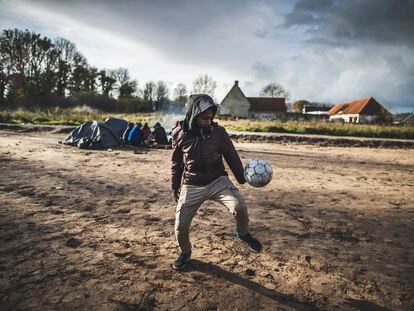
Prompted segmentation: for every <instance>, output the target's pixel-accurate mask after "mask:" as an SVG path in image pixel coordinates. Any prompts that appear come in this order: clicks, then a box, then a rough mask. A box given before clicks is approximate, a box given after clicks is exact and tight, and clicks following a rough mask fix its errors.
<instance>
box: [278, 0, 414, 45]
mask: <svg viewBox="0 0 414 311" xmlns="http://www.w3.org/2000/svg"><path fill="white" fill-rule="evenodd" d="M284 25H285V26H286V27H292V26H295V25H297V26H305V27H307V30H308V33H309V34H310V35H311V36H312V37H313V38H321V39H322V42H323V40H325V41H326V42H332V40H334V41H335V42H337V43H338V44H341V43H344V44H346V43H349V42H353V43H355V42H358V41H359V42H362V41H363V42H372V43H379V44H390V45H392V44H399V45H405V46H410V47H414V1H413V0H399V1H394V0H381V1H378V0H363V1H361V0H347V1H341V0H300V1H298V2H297V3H296V5H295V6H294V8H293V11H292V12H290V13H289V14H287V15H286V16H285V22H284Z"/></svg>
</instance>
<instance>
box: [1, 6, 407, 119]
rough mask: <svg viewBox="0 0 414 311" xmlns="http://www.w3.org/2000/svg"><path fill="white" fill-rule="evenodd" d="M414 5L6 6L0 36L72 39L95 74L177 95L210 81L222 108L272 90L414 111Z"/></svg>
mask: <svg viewBox="0 0 414 311" xmlns="http://www.w3.org/2000/svg"><path fill="white" fill-rule="evenodd" d="M413 3H414V1H408V0H401V1H389V0H384V1H370V0H358V1H356V0H349V1H336V0H300V1H296V2H293V1H288V0H281V1H272V0H258V1H248V0H239V1H236V0H228V1H219V0H211V1H190V0H176V1H166V0H153V1H127V0H119V1H116V2H114V1H109V0H108V1H102V0H101V1H98V0H91V1H81V0H71V1H64V0H61V1H52V0H37V1H29V0H15V1H13V2H7V1H4V0H0V27H1V28H3V29H4V28H13V27H17V28H22V29H25V28H27V29H30V30H33V31H37V32H40V33H42V34H44V35H47V36H49V37H51V38H54V37H59V36H60V37H65V38H67V39H69V40H71V41H73V42H74V43H76V45H77V46H78V48H79V50H80V51H81V52H82V53H83V54H84V55H85V56H86V57H87V59H88V60H89V61H90V62H91V63H92V64H93V65H95V66H98V67H101V68H102V67H106V68H115V67H126V68H128V69H129V70H130V73H131V75H132V76H133V77H134V78H136V79H138V80H139V81H141V82H145V81H148V80H164V81H166V82H167V83H168V85H169V86H170V88H171V87H173V86H174V85H175V84H176V83H178V82H184V83H185V84H186V85H187V86H188V88H190V89H191V84H192V80H193V79H194V78H195V77H197V76H198V75H199V74H200V73H207V74H209V75H211V76H212V77H213V78H214V79H216V80H217V82H218V85H219V88H218V90H217V98H218V99H219V100H220V99H221V98H222V97H224V95H225V94H226V92H227V91H228V89H229V88H230V87H231V86H232V84H233V81H234V80H239V81H240V82H239V84H240V85H241V87H242V89H243V91H244V93H245V94H246V95H247V96H257V95H258V94H259V93H260V90H261V88H262V87H263V86H264V85H266V84H267V83H269V82H277V83H280V84H282V85H283V86H284V87H285V88H286V89H288V90H289V91H290V92H291V94H292V99H293V100H295V99H302V98H304V99H308V100H313V101H324V102H331V103H335V102H339V101H344V100H350V99H356V98H359V97H365V96H374V97H375V98H377V99H378V100H379V101H380V102H384V104H386V105H387V106H392V107H393V109H394V111H399V110H413V108H412V107H414V100H413V98H414V76H413V68H414V54H413V49H414V42H413V41H414V40H413V34H414V26H413V20H414V16H413V14H414V7H413Z"/></svg>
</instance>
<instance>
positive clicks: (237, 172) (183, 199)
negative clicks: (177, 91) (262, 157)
mask: <svg viewBox="0 0 414 311" xmlns="http://www.w3.org/2000/svg"><path fill="white" fill-rule="evenodd" d="M216 112H217V106H216V105H215V104H214V101H213V99H212V98H211V97H210V96H208V95H205V94H200V95H191V96H190V98H189V102H188V110H187V114H186V117H185V119H184V121H182V122H180V123H179V124H178V125H177V127H176V128H175V129H174V130H173V132H172V141H173V142H172V147H173V154H172V189H173V192H174V199H175V201H176V202H177V203H178V204H177V209H176V214H175V235H176V238H177V242H178V246H179V248H180V251H181V253H180V255H179V257H178V258H177V260H176V261H175V262H174V264H173V267H174V269H177V270H180V269H182V268H184V266H185V264H186V261H187V260H188V259H189V258H190V257H191V243H190V239H189V231H190V225H191V221H192V220H193V218H194V216H195V215H196V213H197V210H198V209H199V207H200V206H201V204H202V203H203V202H205V201H206V200H213V201H216V202H219V203H221V204H223V205H224V206H226V207H227V208H228V210H229V211H230V212H231V213H232V214H233V215H234V216H235V218H236V236H237V237H238V238H239V239H241V240H242V241H244V242H246V243H247V244H248V245H249V247H250V248H251V249H252V250H253V251H255V252H260V251H261V250H262V245H261V244H260V242H259V241H257V240H256V239H255V238H253V237H252V236H251V235H250V233H249V216H248V213H247V207H246V204H245V203H244V200H243V198H242V196H241V195H240V193H239V191H238V190H237V188H236V187H235V186H234V184H233V183H232V182H231V181H230V180H229V178H228V176H227V172H226V171H225V169H224V165H223V161H222V157H224V159H225V160H226V162H227V164H228V165H229V167H230V169H231V171H232V172H233V174H234V176H235V177H236V179H237V181H238V182H239V183H240V184H244V183H245V182H246V180H245V178H244V175H243V165H242V163H241V161H240V158H239V155H238V154H237V151H236V150H235V148H234V146H233V143H232V141H231V140H230V137H229V135H228V134H227V132H226V130H225V129H224V128H223V127H221V126H219V125H218V124H217V123H215V122H213V118H214V115H215V113H216ZM181 182H182V183H183V184H182V185H181Z"/></svg>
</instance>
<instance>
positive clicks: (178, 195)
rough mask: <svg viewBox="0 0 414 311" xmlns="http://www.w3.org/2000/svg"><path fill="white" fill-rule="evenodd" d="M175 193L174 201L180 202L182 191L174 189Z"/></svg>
mask: <svg viewBox="0 0 414 311" xmlns="http://www.w3.org/2000/svg"><path fill="white" fill-rule="evenodd" d="M173 192H174V201H175V202H178V199H179V198H180V189H179V188H178V189H174V190H173Z"/></svg>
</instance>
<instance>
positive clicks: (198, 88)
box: [193, 74, 217, 97]
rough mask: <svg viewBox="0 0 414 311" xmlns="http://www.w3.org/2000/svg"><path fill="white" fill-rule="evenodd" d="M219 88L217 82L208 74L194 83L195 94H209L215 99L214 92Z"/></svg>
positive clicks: (200, 76)
mask: <svg viewBox="0 0 414 311" xmlns="http://www.w3.org/2000/svg"><path fill="white" fill-rule="evenodd" d="M216 88H217V82H216V81H214V80H213V78H211V77H210V76H209V75H208V74H201V75H199V76H198V77H197V78H196V79H195V80H194V81H193V93H197V94H208V95H210V96H211V97H214V91H215V90H216Z"/></svg>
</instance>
